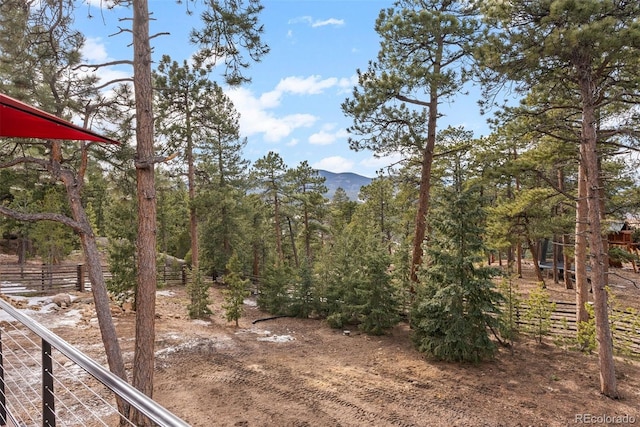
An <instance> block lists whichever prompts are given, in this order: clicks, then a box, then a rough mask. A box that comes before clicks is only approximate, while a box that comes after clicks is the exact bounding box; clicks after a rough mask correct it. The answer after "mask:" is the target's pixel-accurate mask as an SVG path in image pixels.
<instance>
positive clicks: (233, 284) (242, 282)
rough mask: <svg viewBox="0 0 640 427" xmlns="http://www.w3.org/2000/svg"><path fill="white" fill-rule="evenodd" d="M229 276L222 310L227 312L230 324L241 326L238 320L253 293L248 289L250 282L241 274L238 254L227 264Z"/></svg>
mask: <svg viewBox="0 0 640 427" xmlns="http://www.w3.org/2000/svg"><path fill="white" fill-rule="evenodd" d="M226 269H227V274H225V275H224V283H225V284H226V285H227V289H225V290H224V291H223V292H222V294H223V295H224V303H223V305H222V308H224V310H225V318H226V319H227V321H228V322H231V321H235V322H236V326H239V324H238V320H239V319H240V318H241V317H242V313H243V311H244V310H243V305H244V299H245V298H247V297H248V296H249V295H250V294H251V292H250V291H249V289H247V285H248V284H249V280H247V279H243V278H242V277H241V276H240V274H241V266H240V260H239V259H238V255H237V254H235V253H234V254H233V255H231V258H230V259H229V262H228V263H227V267H226Z"/></svg>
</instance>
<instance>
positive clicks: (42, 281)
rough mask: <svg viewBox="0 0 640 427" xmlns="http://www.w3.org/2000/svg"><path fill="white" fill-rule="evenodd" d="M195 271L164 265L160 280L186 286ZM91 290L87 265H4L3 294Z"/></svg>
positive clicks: (105, 268)
mask: <svg viewBox="0 0 640 427" xmlns="http://www.w3.org/2000/svg"><path fill="white" fill-rule="evenodd" d="M102 273H103V274H104V276H105V279H106V280H109V279H110V278H111V272H110V271H109V268H108V266H102ZM190 277H191V274H190V272H189V270H188V269H187V268H178V269H176V268H173V267H170V266H164V265H161V266H159V268H158V277H157V280H158V282H159V283H163V284H168V285H186V284H187V282H188V281H189V280H190ZM90 289H91V282H89V278H88V277H87V274H86V271H85V267H84V265H83V264H76V265H74V264H60V265H46V264H43V265H38V264H23V265H20V264H0V293H2V294H18V295H52V294H57V293H60V292H69V291H74V290H75V291H81V292H83V291H86V290H90Z"/></svg>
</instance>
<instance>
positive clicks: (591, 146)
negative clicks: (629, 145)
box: [580, 72, 618, 398]
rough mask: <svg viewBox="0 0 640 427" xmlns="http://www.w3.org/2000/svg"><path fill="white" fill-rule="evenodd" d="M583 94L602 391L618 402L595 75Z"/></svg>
mask: <svg viewBox="0 0 640 427" xmlns="http://www.w3.org/2000/svg"><path fill="white" fill-rule="evenodd" d="M582 76H583V77H582V80H581V82H580V83H581V84H580V91H581V95H582V135H581V136H582V141H581V143H580V152H581V154H582V156H581V157H582V159H581V160H582V161H583V162H584V166H585V175H586V178H587V210H588V219H589V225H590V230H589V234H588V236H589V249H590V258H591V286H592V289H593V301H594V303H593V308H594V314H595V320H596V337H597V341H598V360H599V362H600V391H601V392H602V394H604V395H605V396H608V397H611V398H618V391H617V386H616V375H615V366H614V362H613V340H612V335H611V327H610V324H609V313H608V302H607V299H608V298H607V291H606V288H605V287H606V285H607V281H606V262H607V257H606V253H605V247H604V244H603V239H602V226H601V222H600V221H601V200H600V199H601V193H600V183H601V182H600V177H599V176H600V170H599V167H598V152H597V135H596V127H595V125H596V115H595V107H594V102H593V93H592V88H591V87H592V83H591V75H590V74H589V73H588V72H585V73H582Z"/></svg>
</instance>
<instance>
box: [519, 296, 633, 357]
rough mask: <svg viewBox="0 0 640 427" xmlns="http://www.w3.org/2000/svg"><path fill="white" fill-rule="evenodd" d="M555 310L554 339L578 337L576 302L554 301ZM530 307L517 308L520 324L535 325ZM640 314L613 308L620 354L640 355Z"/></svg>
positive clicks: (613, 327) (551, 330)
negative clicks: (529, 313)
mask: <svg viewBox="0 0 640 427" xmlns="http://www.w3.org/2000/svg"><path fill="white" fill-rule="evenodd" d="M553 303H554V304H555V310H554V311H553V313H552V314H551V319H550V321H551V324H550V328H549V335H550V336H552V338H553V339H572V338H575V337H576V334H577V330H578V326H577V324H576V303H575V302H566V301H553ZM527 310H528V307H527V306H526V305H525V304H522V303H521V304H520V306H519V307H518V308H517V309H516V311H515V314H516V323H517V324H518V325H519V326H531V327H534V326H535V322H536V319H528V318H527V316H526V315H525V313H526V311H527ZM639 316H640V314H639V313H638V312H635V313H633V312H628V311H620V310H611V311H610V312H609V322H610V324H611V333H612V334H613V347H614V349H615V350H616V352H618V353H619V354H627V355H632V356H634V357H640V318H639Z"/></svg>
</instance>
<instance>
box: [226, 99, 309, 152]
mask: <svg viewBox="0 0 640 427" xmlns="http://www.w3.org/2000/svg"><path fill="white" fill-rule="evenodd" d="M227 95H228V96H229V98H231V100H232V101H233V104H234V105H235V107H236V109H237V110H238V112H239V113H240V131H241V132H242V134H243V135H244V136H250V135H255V134H263V135H264V139H265V141H269V142H278V141H280V140H282V139H284V138H286V137H287V136H289V135H290V134H291V133H292V132H293V131H294V130H295V129H297V128H301V127H309V126H312V125H313V124H314V123H315V122H316V121H317V117H315V116H313V115H311V114H289V115H285V116H282V117H276V116H275V115H274V114H273V113H272V112H270V111H269V109H271V108H274V107H276V106H278V105H279V99H278V100H277V102H276V101H275V99H277V98H278V97H275V98H274V97H273V96H264V95H263V96H261V97H260V98H256V97H255V96H254V95H253V93H252V92H251V91H250V90H248V89H245V88H234V89H230V90H228V91H227Z"/></svg>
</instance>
